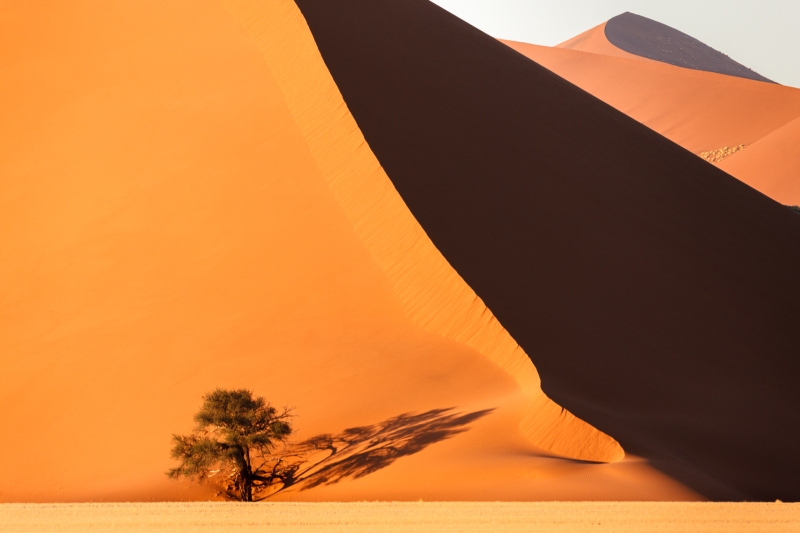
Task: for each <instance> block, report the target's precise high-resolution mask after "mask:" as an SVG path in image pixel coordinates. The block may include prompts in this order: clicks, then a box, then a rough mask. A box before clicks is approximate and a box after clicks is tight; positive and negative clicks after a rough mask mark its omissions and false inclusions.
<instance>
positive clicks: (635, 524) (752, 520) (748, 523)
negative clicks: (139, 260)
mask: <svg viewBox="0 0 800 533" xmlns="http://www.w3.org/2000/svg"><path fill="white" fill-rule="evenodd" d="M0 522H1V523H2V524H3V531H4V532H5V533H44V532H51V531H60V532H61V531H63V532H65V533H73V532H74V533H90V532H95V531H97V532H100V531H103V532H106V531H107V532H111V533H129V532H130V533H135V532H162V531H163V532H181V533H203V532H211V531H214V532H220V531H225V532H228V531H240V532H242V533H248V532H251V531H252V532H255V531H271V532H275V533H282V532H287V533H289V532H292V533H294V532H308V533H316V532H326V533H348V532H370V533H373V532H374V533H380V532H397V533H400V532H403V533H405V532H408V531H413V532H420V533H428V532H430V533H434V532H435V533H451V532H452V533H467V532H469V533H473V532H475V533H477V532H482V531H486V532H492V533H495V532H509V533H511V532H514V533H517V532H519V533H524V532H537V533H578V532H588V531H607V532H609V533H611V532H613V533H650V532H653V533H655V532H663V533H672V532H674V533H678V532H680V533H691V532H696V533H751V532H752V533H755V532H759V533H761V532H763V533H767V532H769V533H795V532H796V531H798V530H800V504H778V503H761V504H759V503H717V504H698V503H684V504H678V503H639V504H637V503H563V502H561V503H505V504H504V503H349V504H336V503H321V504H300V503H278V504H274V503H273V504H208V503H193V504H81V505H13V504H5V505H0Z"/></svg>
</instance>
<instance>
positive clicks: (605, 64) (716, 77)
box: [503, 37, 800, 192]
mask: <svg viewBox="0 0 800 533" xmlns="http://www.w3.org/2000/svg"><path fill="white" fill-rule="evenodd" d="M598 39H599V37H598ZM503 42H504V43H505V44H507V45H509V46H510V47H512V48H514V49H515V50H517V51H518V52H520V53H522V54H524V55H525V56H527V57H529V58H531V59H533V60H534V61H536V62H537V63H539V64H540V65H542V66H544V67H546V68H547V69H549V70H551V71H553V72H555V73H556V74H558V75H559V76H561V77H562V78H565V79H566V80H568V81H570V82H572V83H574V84H575V85H577V86H578V87H580V88H581V89H583V90H585V91H587V92H589V93H591V94H593V95H594V96H596V97H598V98H600V99H601V100H603V101H604V102H606V103H608V104H610V105H612V106H613V107H615V108H616V109H618V110H620V111H622V112H623V113H625V114H626V115H628V116H630V117H632V118H634V119H636V120H638V121H639V122H641V123H642V124H645V125H646V126H648V127H650V128H652V129H654V130H655V131H657V132H658V133H660V134H662V135H664V136H665V137H667V138H668V139H670V140H672V141H674V142H676V143H678V144H680V145H681V146H683V147H684V148H686V149H687V150H689V151H691V152H693V153H695V154H699V153H701V152H706V151H711V150H717V149H719V148H722V147H724V146H729V147H730V146H738V145H741V144H744V145H746V146H750V145H751V144H753V143H755V142H756V141H757V140H759V139H761V138H762V137H764V136H766V135H768V134H769V133H771V132H772V131H774V130H776V129H778V128H780V127H781V126H784V125H785V124H787V123H789V122H791V121H792V120H793V119H795V118H797V117H798V116H800V89H795V88H793V87H784V86H781V85H776V84H772V83H764V82H759V81H754V80H747V79H743V78H736V77H733V76H725V75H722V74H715V73H712V72H704V71H699V70H689V69H685V68H681V67H676V66H673V65H668V64H666V63H659V62H657V61H650V60H647V59H643V58H638V57H636V56H632V55H631V54H627V52H622V53H623V54H627V55H628V56H630V57H625V56H623V57H620V54H614V55H600V54H606V53H607V52H606V51H605V49H604V48H603V47H595V46H593V47H591V51H586V50H585V49H584V48H576V49H571V50H570V49H564V48H550V47H546V46H537V45H533V44H526V43H519V42H514V41H503ZM606 43H607V45H608V46H613V45H611V43H608V41H606ZM620 52H621V51H620ZM745 150H746V149H745ZM736 177H738V178H739V179H741V180H742V181H744V182H745V183H747V184H748V185H751V186H753V187H755V188H757V189H758V188H759V187H758V186H757V184H756V183H754V182H751V181H748V177H747V176H739V175H736ZM762 192H764V191H763V190H762Z"/></svg>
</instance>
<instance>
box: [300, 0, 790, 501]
mask: <svg viewBox="0 0 800 533" xmlns="http://www.w3.org/2000/svg"><path fill="white" fill-rule="evenodd" d="M296 3H297V5H298V6H299V7H300V9H301V11H302V12H303V15H304V16H305V18H306V21H307V22H308V25H309V27H310V28H311V31H312V32H313V34H314V39H315V42H316V44H317V46H318V47H319V50H320V52H321V53H322V57H323V58H324V60H325V64H326V65H327V67H328V68H329V69H330V72H331V74H332V75H333V78H334V80H335V81H336V85H337V87H338V88H339V90H340V91H341V93H342V95H343V96H344V99H345V101H346V102H347V107H348V109H349V110H350V111H351V112H352V113H353V116H354V117H355V119H356V121H357V123H358V126H359V127H360V129H361V131H362V132H363V133H364V136H365V138H366V140H367V142H368V143H369V147H370V148H371V149H372V151H373V152H374V153H375V155H376V156H377V158H378V160H379V161H380V163H381V165H382V166H383V168H384V169H385V170H386V172H387V174H388V176H389V177H390V178H391V180H392V183H393V184H394V186H395V187H396V189H397V191H398V192H399V193H400V195H401V196H402V198H403V200H404V202H405V203H406V205H407V206H408V207H409V209H410V210H411V212H412V213H413V214H414V216H415V218H416V219H417V221H419V223H420V225H421V226H422V227H423V228H424V230H425V232H426V234H427V235H428V236H429V237H430V238H431V240H432V241H433V243H434V244H435V245H436V247H437V249H438V250H440V251H441V253H442V254H443V255H444V257H445V258H446V259H447V261H448V263H449V264H450V265H452V266H453V268H455V270H456V271H457V272H458V273H459V275H460V276H461V277H462V278H463V279H464V280H465V281H466V282H467V283H468V284H469V286H470V287H472V289H473V290H474V291H475V292H476V293H477V295H478V296H479V297H480V298H481V300H483V302H485V303H486V305H487V306H488V308H489V309H491V310H492V313H493V314H494V316H495V317H496V318H497V320H499V321H500V323H501V324H503V326H504V327H505V328H506V329H507V330H508V331H509V333H510V334H511V335H512V336H513V337H514V339H515V340H516V341H517V342H518V343H519V344H520V346H522V348H523V349H525V351H526V352H527V353H529V354H531V355H532V356H533V358H534V359H533V360H534V363H535V364H536V367H537V369H538V370H539V373H540V375H541V376H542V386H543V388H544V391H545V392H546V393H547V394H548V396H550V397H551V398H552V399H553V400H554V401H556V402H557V403H559V404H560V405H562V406H563V407H565V408H566V409H569V411H571V412H572V413H574V414H575V415H576V416H578V417H580V418H582V419H584V420H586V421H587V422H589V423H590V424H592V425H594V426H595V427H597V428H599V429H601V430H603V431H605V432H607V433H609V434H610V435H612V436H613V437H614V438H616V439H617V440H618V441H619V442H620V444H622V446H623V448H624V449H625V450H626V451H627V452H628V453H631V454H634V455H639V456H642V457H645V458H647V459H648V460H650V461H652V462H653V463H654V464H656V465H657V466H658V467H659V468H660V469H662V470H663V471H664V472H666V473H667V474H668V475H670V476H672V477H673V478H675V479H678V480H679V481H681V482H683V483H685V484H686V485H688V486H690V487H692V488H693V489H695V490H696V491H697V492H699V493H702V494H703V495H705V496H706V497H708V498H710V499H718V500H724V499H749V500H754V499H758V500H764V501H770V500H772V501H774V500H775V499H781V500H784V501H788V500H798V499H800V483H798V479H800V454H798V452H797V442H800V407H799V406H800V387H798V382H800V357H798V349H797V332H798V324H800V276H798V275H797V274H798V272H800V246H799V245H798V243H800V218H798V216H797V215H796V214H794V213H792V212H791V211H790V210H789V209H787V208H786V207H784V206H782V205H779V204H778V203H776V202H774V201H772V200H770V199H769V198H766V197H765V196H763V195H761V194H760V193H758V192H756V191H754V190H753V189H751V188H750V187H748V186H747V185H745V184H743V183H741V182H739V181H737V180H735V179H734V178H732V177H731V176H729V175H727V174H725V173H724V172H722V171H721V170H720V169H718V168H716V167H714V166H713V165H709V164H708V163H707V162H706V161H704V160H702V159H701V158H699V157H697V156H696V155H694V154H692V153H689V152H688V151H686V150H684V149H682V148H681V147H679V146H678V145H676V144H674V143H672V142H670V141H669V140H667V139H665V138H664V137H661V136H660V135H659V134H657V133H656V132H654V131H652V130H650V129H648V128H647V127H645V126H644V125H642V124H639V123H638V122H636V121H635V120H633V119H631V118H630V117H627V116H625V115H623V114H622V113H620V112H619V111H617V110H615V109H613V108H611V107H610V106H608V105H606V104H605V103H603V102H601V101H600V100H598V99H596V98H594V97H593V96H591V95H589V94H587V93H586V92H584V91H582V90H581V89H579V88H577V87H575V86H574V85H571V84H570V83H568V82H567V81H566V80H564V79H562V78H559V77H558V76H556V75H555V74H554V73H552V72H550V71H548V70H546V69H544V68H543V67H541V66H540V65H538V64H536V63H535V62H533V61H531V60H530V59H528V58H527V57H525V56H523V55H521V54H519V53H517V52H515V51H514V50H512V49H511V48H509V47H507V46H505V45H504V44H502V43H500V42H499V41H497V40H496V39H493V38H492V37H490V36H488V35H485V34H483V33H482V32H480V31H479V30H477V29H475V28H473V27H471V26H469V25H468V24H467V23H465V22H463V21H460V20H458V19H457V18H455V17H454V16H452V15H450V14H449V13H447V12H446V11H444V10H443V9H441V8H439V7H437V6H436V5H434V4H432V3H431V2H428V1H427V0H382V1H376V0H337V1H336V2H332V1H330V0H296ZM342 466H344V465H342Z"/></svg>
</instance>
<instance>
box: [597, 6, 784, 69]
mask: <svg viewBox="0 0 800 533" xmlns="http://www.w3.org/2000/svg"><path fill="white" fill-rule="evenodd" d="M603 29H604V33H605V36H606V38H607V39H608V41H609V42H610V43H611V44H612V45H614V46H616V47H617V48H619V49H621V50H625V51H626V52H628V53H631V54H634V55H637V56H640V57H646V58H648V59H652V60H654V61H660V62H662V63H668V64H670V65H675V66H678V67H683V68H689V69H694V70H704V71H706V72H716V73H718V74H726V75H728V76H736V77H738V78H745V79H750V80H756V81H765V82H768V83H774V82H773V81H772V80H769V79H767V78H765V77H764V76H762V75H761V74H759V73H757V72H754V71H753V70H751V69H749V68H747V67H745V66H744V65H742V64H740V63H737V62H736V61H734V60H733V59H731V58H730V57H728V56H726V55H725V54H723V53H722V52H718V51H717V50H714V49H713V48H711V47H710V46H708V45H706V44H704V43H702V42H700V41H698V40H697V39H695V38H694V37H692V36H690V35H686V34H685V33H683V32H680V31H678V30H676V29H674V28H670V27H669V26H667V25H666V24H661V23H660V22H657V21H655V20H651V19H649V18H646V17H642V16H640V15H636V14H634V13H623V14H622V15H618V16H616V17H614V18H612V19H610V20H609V21H608V22H606V24H605V25H604V27H603Z"/></svg>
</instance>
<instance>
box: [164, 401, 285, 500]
mask: <svg viewBox="0 0 800 533" xmlns="http://www.w3.org/2000/svg"><path fill="white" fill-rule="evenodd" d="M292 416H293V415H292V413H291V410H290V409H289V408H286V407H284V408H283V409H282V410H280V411H279V410H278V409H276V408H275V407H273V406H272V405H270V404H269V403H268V402H267V401H266V400H265V399H264V398H262V397H256V398H254V397H253V393H252V392H251V391H249V390H246V389H239V390H224V389H217V390H215V391H214V392H212V393H210V394H207V395H205V396H204V397H203V406H202V407H201V408H200V411H199V412H198V413H197V414H196V415H195V416H194V420H195V422H196V423H197V426H196V427H195V430H194V431H193V432H192V433H191V434H189V435H173V436H172V441H173V444H174V446H173V448H172V458H173V459H177V460H179V461H180V462H181V464H180V465H179V466H177V467H175V468H173V469H171V470H169V471H168V472H167V475H168V476H169V477H170V478H173V479H179V478H181V477H188V478H195V479H197V480H198V481H200V482H202V481H204V480H206V479H208V478H209V477H213V476H218V475H219V476H221V477H222V476H224V475H227V477H228V480H229V481H228V484H227V486H226V487H225V488H226V495H227V496H228V497H229V498H231V499H236V500H241V501H245V502H251V501H253V498H254V496H256V495H257V493H260V492H262V491H265V490H267V489H269V488H270V487H271V486H272V485H273V484H275V483H276V482H280V483H282V484H283V485H284V486H286V485H287V484H289V483H291V481H292V478H293V475H294V472H295V471H296V470H297V468H298V466H299V465H298V464H293V463H292V462H291V461H287V460H286V457H283V456H280V455H278V454H276V453H275V451H276V449H277V447H279V446H282V445H284V444H285V442H286V440H287V439H288V438H289V436H290V435H291V434H292V425H291V418H292Z"/></svg>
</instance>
